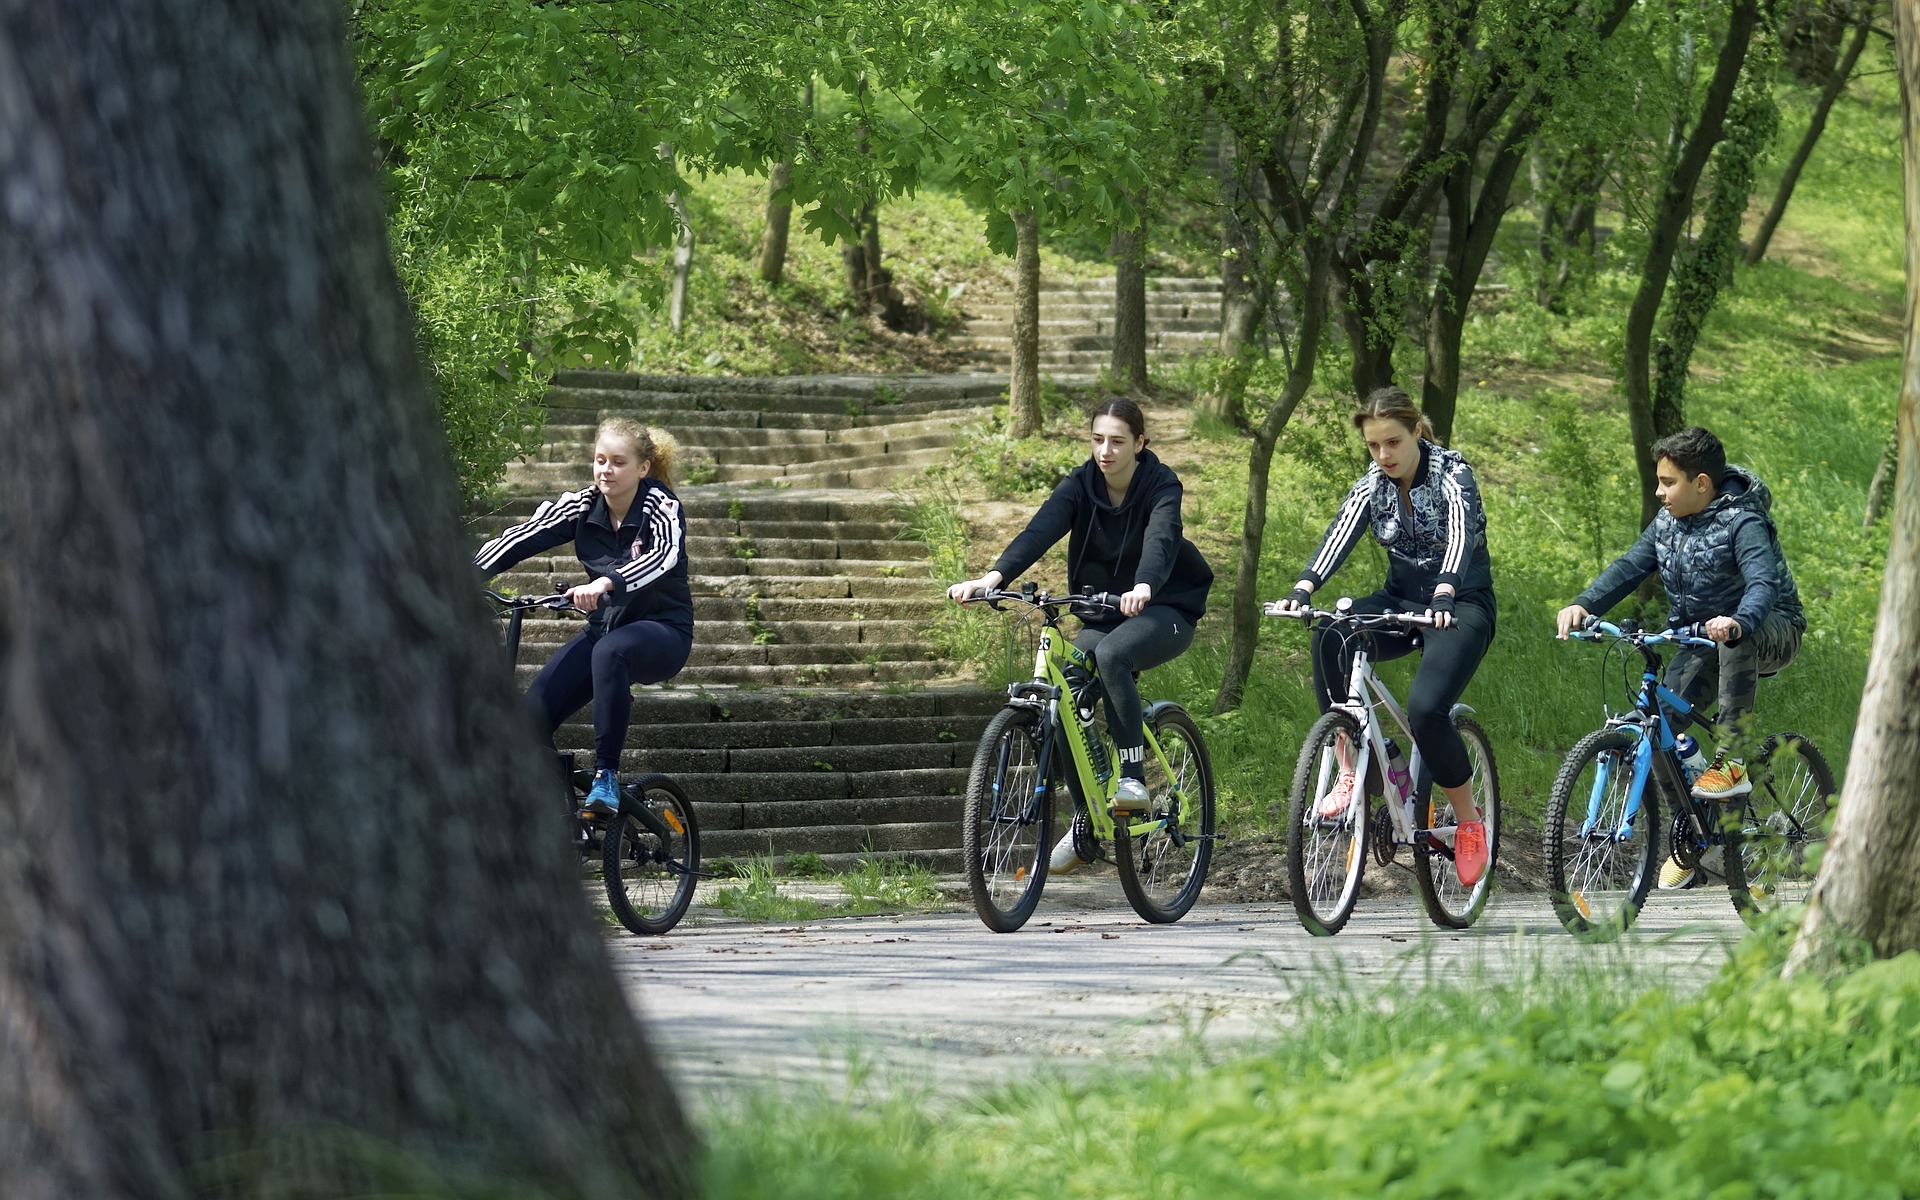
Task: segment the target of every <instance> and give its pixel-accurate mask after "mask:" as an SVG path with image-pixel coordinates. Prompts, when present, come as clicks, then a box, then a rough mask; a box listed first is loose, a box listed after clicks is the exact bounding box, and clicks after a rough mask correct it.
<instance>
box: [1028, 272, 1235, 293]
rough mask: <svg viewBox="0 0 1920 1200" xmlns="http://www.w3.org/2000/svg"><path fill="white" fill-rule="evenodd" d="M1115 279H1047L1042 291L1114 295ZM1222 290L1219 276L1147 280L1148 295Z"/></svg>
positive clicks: (1108, 277) (1149, 277) (1166, 276)
mask: <svg viewBox="0 0 1920 1200" xmlns="http://www.w3.org/2000/svg"><path fill="white" fill-rule="evenodd" d="M1113 288H1114V278H1113V276H1111V275H1107V276H1103V277H1096V278H1093V279H1059V278H1053V279H1045V278H1043V279H1042V280H1041V281H1040V291H1041V292H1042V293H1043V294H1044V293H1047V292H1093V293H1098V294H1104V295H1107V296H1111V295H1113ZM1219 290H1220V279H1219V277H1218V276H1209V275H1152V276H1148V278H1147V295H1148V296H1149V297H1151V296H1152V295H1153V294H1154V293H1155V292H1217V291H1219Z"/></svg>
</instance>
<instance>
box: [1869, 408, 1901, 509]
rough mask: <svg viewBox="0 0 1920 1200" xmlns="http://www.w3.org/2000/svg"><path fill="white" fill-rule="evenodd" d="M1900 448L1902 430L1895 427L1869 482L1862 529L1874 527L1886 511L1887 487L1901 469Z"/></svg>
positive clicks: (1881, 451)
mask: <svg viewBox="0 0 1920 1200" xmlns="http://www.w3.org/2000/svg"><path fill="white" fill-rule="evenodd" d="M1899 448H1900V431H1899V430H1898V429H1895V430H1894V435H1893V436H1892V437H1890V438H1888V439H1887V444H1886V445H1885V446H1883V447H1881V450H1880V461H1879V462H1877V463H1875V464H1874V465H1873V478H1872V479H1871V480H1869V481H1868V482H1867V509H1866V512H1865V513H1864V514H1862V516H1861V518H1860V527H1861V528H1862V529H1872V528H1873V527H1874V525H1875V524H1877V523H1878V522H1879V520H1880V514H1881V513H1883V512H1885V511H1886V508H1887V487H1888V485H1889V484H1891V483H1892V481H1893V477H1894V476H1895V475H1896V474H1897V473H1898V472H1899V470H1900V463H1899V461H1898V459H1897V458H1896V457H1895V455H1896V454H1897V453H1898V451H1899Z"/></svg>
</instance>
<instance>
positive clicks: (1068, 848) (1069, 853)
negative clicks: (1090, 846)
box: [1047, 828, 1087, 875]
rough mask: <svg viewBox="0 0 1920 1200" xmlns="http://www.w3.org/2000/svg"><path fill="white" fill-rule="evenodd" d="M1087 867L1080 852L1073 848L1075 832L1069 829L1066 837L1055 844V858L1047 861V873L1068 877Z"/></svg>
mask: <svg viewBox="0 0 1920 1200" xmlns="http://www.w3.org/2000/svg"><path fill="white" fill-rule="evenodd" d="M1086 865H1087V860H1086V859H1084V858H1081V857H1080V852H1079V851H1078V850H1075V849H1074V848H1073V830H1072V828H1068V830H1067V832H1066V836H1064V837H1062V838H1061V839H1060V840H1059V841H1057V842H1055V843H1054V844H1053V857H1052V858H1049V859H1048V860H1047V871H1048V873H1049V874H1053V875H1068V874H1071V873H1072V872H1074V871H1078V870H1079V869H1080V868H1081V867H1084V866H1086Z"/></svg>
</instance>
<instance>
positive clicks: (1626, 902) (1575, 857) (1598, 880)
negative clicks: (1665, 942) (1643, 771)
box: [1541, 729, 1660, 942]
mask: <svg viewBox="0 0 1920 1200" xmlns="http://www.w3.org/2000/svg"><path fill="white" fill-rule="evenodd" d="M1638 748H1639V740H1638V739H1637V738H1635V737H1634V736H1633V735H1632V734H1630V733H1628V732H1626V731H1625V730H1622V729H1597V730H1595V731H1594V732H1592V733H1590V734H1588V735H1587V736H1586V737H1583V738H1581V739H1580V740H1579V741H1578V742H1577V743H1575V744H1574V747H1573V749H1572V750H1569V751H1568V752H1567V756H1566V758H1564V759H1562V760H1561V762H1560V770H1559V771H1558V772H1557V773H1556V774H1555V775H1554V778H1553V788H1552V790H1551V791H1550V792H1549V793H1548V795H1547V815H1546V820H1545V822H1544V825H1543V828H1542V830H1541V832H1542V834H1543V836H1544V839H1545V842H1546V846H1545V850H1546V860H1547V894H1548V896H1549V898H1551V899H1552V901H1553V911H1554V913H1555V915H1557V916H1558V917H1559V918H1560V923H1561V924H1562V925H1564V926H1566V927H1567V932H1569V933H1571V934H1573V935H1574V936H1575V937H1578V938H1581V939H1584V940H1586V941H1595V942H1603V941H1611V940H1612V939H1614V938H1616V937H1619V936H1620V934H1622V933H1623V932H1625V931H1626V929H1627V927H1628V926H1630V925H1632V924H1633V920H1634V918H1635V917H1637V916H1639V915H1640V905H1641V904H1642V903H1644V902H1645V900H1646V898H1647V889H1648V888H1650V887H1652V886H1653V876H1654V869H1655V863H1656V862H1657V861H1658V858H1659V850H1660V798H1659V796H1658V795H1657V794H1656V791H1655V789H1654V787H1653V781H1652V780H1651V779H1649V780H1648V781H1647V786H1646V787H1645V788H1644V789H1642V790H1643V794H1642V796H1641V797H1640V811H1639V812H1638V813H1637V814H1636V815H1635V817H1634V819H1633V822H1632V825H1631V827H1630V832H1629V837H1628V838H1627V839H1625V840H1622V839H1620V838H1619V837H1618V836H1617V834H1611V835H1610V831H1617V830H1618V829H1619V828H1620V826H1621V824H1622V817H1623V815H1624V814H1625V811H1626V803H1627V800H1628V793H1630V792H1631V791H1632V787H1633V761H1634V756H1635V753H1636V752H1637V751H1638ZM1603 755H1604V756H1608V757H1609V767H1608V770H1609V775H1608V784H1607V789H1606V793H1605V795H1604V796H1603V798H1602V800H1601V803H1600V809H1599V813H1598V817H1597V819H1596V821H1595V823H1594V829H1593V830H1592V831H1589V832H1588V833H1587V834H1586V835H1585V836H1583V835H1582V832H1581V826H1582V825H1583V824H1584V823H1585V821H1586V816H1587V813H1588V812H1589V810H1590V806H1591V800H1592V796H1593V786H1594V782H1597V781H1595V780H1592V779H1590V778H1589V777H1588V772H1587V768H1588V767H1590V766H1594V765H1595V764H1597V763H1599V762H1600V761H1601V760H1602V756H1603ZM1569 821H1571V822H1572V826H1573V827H1572V829H1571V830H1569V829H1568V823H1569Z"/></svg>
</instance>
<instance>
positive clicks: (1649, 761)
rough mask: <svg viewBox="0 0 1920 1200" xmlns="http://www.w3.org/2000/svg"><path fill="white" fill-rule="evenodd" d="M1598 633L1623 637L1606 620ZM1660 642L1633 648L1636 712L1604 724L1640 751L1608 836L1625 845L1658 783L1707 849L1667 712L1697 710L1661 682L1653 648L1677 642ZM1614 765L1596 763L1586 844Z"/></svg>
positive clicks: (1583, 830) (1709, 839) (1708, 838)
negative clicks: (1637, 663) (1637, 669)
mask: <svg viewBox="0 0 1920 1200" xmlns="http://www.w3.org/2000/svg"><path fill="white" fill-rule="evenodd" d="M1594 629H1595V630H1596V631H1599V632H1601V633H1606V634H1610V635H1612V636H1614V637H1622V636H1623V634H1622V630H1621V629H1620V628H1619V627H1618V626H1615V625H1611V624H1608V623H1607V622H1604V621H1602V622H1597V623H1596V624H1595V625H1594ZM1654 636H1655V637H1657V638H1659V639H1660V640H1659V641H1656V642H1653V643H1652V645H1649V644H1648V643H1647V642H1644V641H1643V642H1637V643H1635V645H1634V648H1635V649H1637V650H1639V651H1640V655H1641V659H1642V669H1641V673H1640V691H1639V693H1638V694H1637V695H1636V696H1635V697H1634V703H1633V708H1632V709H1631V710H1630V711H1628V712H1624V713H1619V714H1617V715H1611V716H1609V717H1608V718H1607V720H1606V726H1607V728H1609V729H1619V730H1624V731H1625V732H1627V733H1629V734H1631V735H1632V737H1633V738H1634V741H1635V744H1636V748H1635V750H1634V757H1633V783H1632V784H1631V785H1630V787H1629V788H1628V792H1627V802H1626V804H1625V805H1624V806H1623V807H1622V809H1621V813H1620V823H1619V824H1618V825H1617V826H1615V827H1614V829H1613V830H1612V831H1611V832H1610V833H1609V834H1607V835H1606V836H1609V837H1611V838H1612V839H1613V840H1614V841H1620V842H1623V841H1627V840H1628V839H1630V838H1631V837H1632V836H1633V822H1634V819H1635V818H1636V817H1638V816H1639V815H1640V808H1641V801H1642V799H1643V798H1644V797H1645V796H1646V791H1647V782H1648V780H1653V781H1655V782H1656V783H1657V784H1658V785H1659V786H1660V787H1661V788H1662V789H1663V790H1665V792H1666V793H1667V795H1668V796H1669V797H1671V798H1672V799H1673V804H1674V811H1675V812H1677V813H1685V814H1686V817H1687V823H1688V825H1689V826H1690V827H1691V828H1692V830H1693V836H1694V839H1695V844H1696V846H1701V847H1704V846H1709V845H1712V844H1713V843H1714V841H1715V840H1716V835H1715V832H1714V831H1713V830H1711V829H1710V828H1709V824H1710V823H1709V822H1704V821H1702V820H1701V817H1700V813H1701V810H1700V806H1699V804H1698V802H1697V801H1695V799H1694V796H1693V788H1692V787H1691V786H1690V785H1688V784H1687V782H1686V773H1685V771H1684V770H1682V768H1681V766H1680V751H1679V748H1678V739H1677V738H1676V737H1675V736H1674V733H1673V726H1672V724H1671V723H1670V722H1669V721H1668V719H1667V711H1668V709H1671V710H1672V711H1673V712H1675V713H1678V714H1680V715H1682V716H1685V715H1687V714H1690V713H1691V712H1693V706H1692V705H1690V704H1688V703H1687V702H1686V700H1684V699H1683V698H1681V697H1680V695H1679V694H1677V693H1676V692H1674V691H1673V690H1671V689H1670V688H1668V687H1667V685H1665V684H1663V683H1661V682H1660V674H1659V668H1660V667H1661V665H1662V663H1661V661H1660V657H1659V655H1658V654H1656V653H1654V650H1653V646H1657V645H1662V644H1667V643H1669V642H1672V641H1674V640H1675V639H1673V638H1672V637H1670V636H1669V635H1665V634H1656V635H1654ZM1613 770H1614V766H1613V764H1612V763H1611V762H1610V761H1606V760H1602V761H1600V762H1597V763H1595V764H1594V775H1593V789H1592V792H1591V794H1590V795H1589V796H1588V798H1587V816H1586V819H1585V820H1584V821H1582V822H1581V825H1580V837H1581V839H1582V840H1585V839H1588V838H1591V837H1594V836H1595V835H1596V833H1597V830H1596V828H1595V827H1596V826H1597V825H1598V824H1599V823H1600V809H1601V806H1602V804H1603V803H1604V801H1605V797H1606V794H1607V785H1608V784H1609V783H1610V782H1611V780H1612V774H1613Z"/></svg>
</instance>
